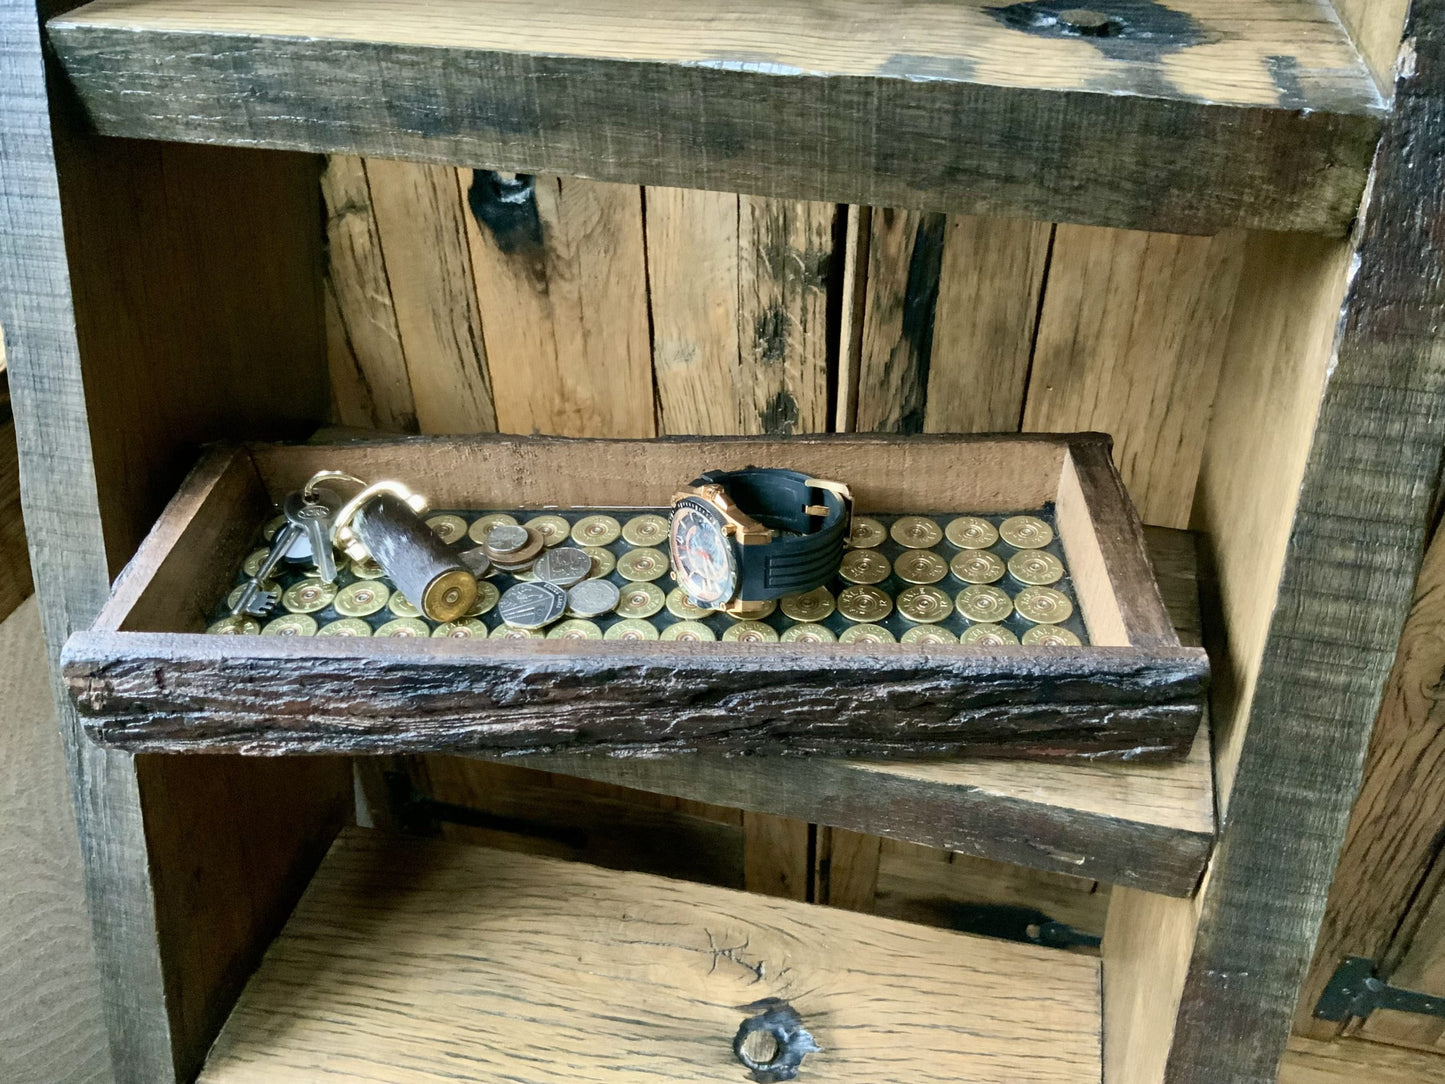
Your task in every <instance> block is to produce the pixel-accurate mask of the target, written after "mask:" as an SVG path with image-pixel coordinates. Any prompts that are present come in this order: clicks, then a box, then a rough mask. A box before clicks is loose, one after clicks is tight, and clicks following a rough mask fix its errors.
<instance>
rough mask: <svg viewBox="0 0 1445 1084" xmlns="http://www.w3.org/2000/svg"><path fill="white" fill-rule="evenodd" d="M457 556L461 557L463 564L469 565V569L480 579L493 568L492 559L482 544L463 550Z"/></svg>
mask: <svg viewBox="0 0 1445 1084" xmlns="http://www.w3.org/2000/svg"><path fill="white" fill-rule="evenodd" d="M457 556H458V557H460V558H461V562H462V564H464V565H466V566H467V571H468V572H470V573H471V574H472V575H473V576H475V577H476V578H477V579H479V580H480V579H481V578H482V577H483V576H485V575H486V574H487V573H488V572H490V571H491V570H492V559H491V558H490V557H488V556H487V552H486V550H484V549H482V547H481V546H473V547H472V548H471V549H469V550H463V551H462V552H461V553H459V554H458V555H457Z"/></svg>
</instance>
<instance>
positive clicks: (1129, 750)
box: [63, 434, 1208, 760]
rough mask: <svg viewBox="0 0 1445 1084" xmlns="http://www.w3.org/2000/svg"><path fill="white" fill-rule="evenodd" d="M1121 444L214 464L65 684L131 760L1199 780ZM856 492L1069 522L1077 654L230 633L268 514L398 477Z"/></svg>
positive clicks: (190, 484)
mask: <svg viewBox="0 0 1445 1084" xmlns="http://www.w3.org/2000/svg"><path fill="white" fill-rule="evenodd" d="M1109 450H1110V442H1109V438H1108V437H1106V436H1102V435H1099V434H1081V435H1069V436H1052V435H1028V436H1017V435H1009V436H928V437H911V438H907V439H905V440H900V439H898V438H890V437H868V436H838V437H808V438H792V439H787V440H779V439H767V438H740V439H706V440H676V441H672V440H668V441H593V440H561V439H548V438H508V437H467V438H415V439H408V440H399V441H385V442H377V441H367V442H358V443H351V444H340V445H304V446H291V445H248V446H245V447H239V448H228V449H221V450H216V451H213V452H211V453H210V454H208V455H207V456H206V458H205V459H203V460H202V462H201V464H200V465H199V466H198V467H197V468H196V470H195V471H194V472H193V473H192V475H191V476H190V478H188V479H187V481H186V482H185V484H184V485H183V486H182V488H181V490H180V492H179V493H178V494H177V496H176V497H175V499H174V500H173V501H172V502H171V504H170V506H169V507H168V508H167V509H166V511H165V513H164V514H163V515H162V516H161V519H160V520H159V522H158V523H157V524H156V526H155V528H154V529H153V530H152V532H151V534H150V536H149V537H148V538H147V539H146V541H145V542H144V544H143V545H142V546H141V549H140V550H139V552H138V553H137V554H136V557H135V559H134V560H133V561H132V562H131V564H130V565H129V566H128V567H127V568H126V570H125V571H124V572H123V573H122V575H121V577H120V579H119V580H118V581H117V583H116V586H115V590H114V593H113V594H112V597H111V599H110V601H109V603H108V604H107V605H106V607H105V608H104V610H103V611H102V613H101V614H100V616H99V617H98V618H97V620H96V622H95V625H94V626H93V627H92V628H91V629H90V630H89V631H86V632H82V633H78V634H76V635H75V636H73V637H72V638H71V640H70V642H69V643H68V644H67V645H66V649H65V653H64V659H63V661H64V673H65V677H66V680H67V681H68V682H69V684H70V687H71V690H72V693H73V695H74V697H75V700H76V703H77V704H78V706H79V709H80V711H81V713H82V716H83V717H84V720H85V725H86V728H87V730H88V732H89V733H90V734H91V735H92V737H94V738H95V739H96V740H97V741H99V742H102V743H104V744H107V745H113V746H117V747H122V748H126V749H130V750H133V751H166V752H177V751H231V752H243V753H254V754H281V753H308V752H310V753H318V752H343V753H375V752H394V751H411V752H419V751H439V750H452V751H481V750H488V751H498V750H501V751H514V752H519V753H520V752H527V751H542V750H548V751H559V750H565V749H574V750H575V749H596V750H605V751H611V752H616V753H628V754H632V755H637V754H644V755H646V754H660V753H668V752H682V751H690V750H698V749H721V750H726V751H733V752H739V753H744V752H747V753H754V752H769V753H770V752H800V753H830V754H850V755H864V756H878V755H958V754H964V753H967V754H994V755H1011V756H1032V757H1059V756H1087V757H1105V758H1114V759H1130V758H1132V759H1154V760H1158V759H1167V758H1172V757H1179V756H1183V755H1184V754H1185V753H1186V752H1187V751H1188V748H1189V745H1190V742H1191V741H1192V740H1193V738H1194V735H1195V732H1196V731H1197V729H1198V726H1199V723H1200V719H1201V717H1202V712H1203V707H1204V693H1205V686H1206V683H1207V676H1208V660H1207V658H1206V656H1205V653H1204V652H1203V651H1202V650H1201V649H1199V648H1192V647H1183V646H1181V645H1180V642H1179V638H1178V637H1177V635H1176V634H1175V632H1174V629H1173V627H1172V625H1171V623H1170V621H1169V618H1168V615H1167V613H1166V611H1165V609H1164V605H1163V603H1162V601H1161V599H1160V596H1159V592H1158V589H1157V588H1156V586H1155V583H1154V580H1153V577H1152V575H1151V572H1150V567H1149V562H1148V559H1147V557H1146V555H1145V551H1144V546H1143V538H1142V533H1141V528H1140V525H1139V521H1138V518H1137V516H1136V515H1135V512H1134V508H1133V505H1132V504H1131V503H1130V501H1129V497H1128V494H1127V493H1126V492H1125V490H1124V488H1123V485H1122V484H1121V482H1120V480H1119V477H1118V474H1117V473H1116V472H1115V470H1114V468H1113V465H1112V463H1111V460H1110V456H1109ZM747 464H759V465H776V466H783V465H786V466H789V467H793V468H796V469H799V470H803V471H808V472H811V473H813V474H816V475H818V476H821V477H832V478H839V479H842V480H845V481H847V482H848V483H849V484H850V485H851V486H852V488H853V492H854V495H855V498H856V501H857V506H858V509H859V511H861V512H868V511H870V510H871V511H878V512H891V511H910V512H932V513H945V512H983V513H989V512H1007V511H1015V510H1018V509H1022V508H1038V507H1042V506H1044V505H1047V504H1050V503H1052V504H1053V506H1054V512H1055V518H1056V524H1057V529H1058V533H1059V537H1060V540H1061V542H1062V545H1063V549H1064V552H1065V555H1066V560H1067V564H1068V566H1069V569H1070V572H1071V575H1072V577H1073V587H1074V591H1075V594H1076V596H1077V599H1078V602H1079V605H1080V608H1081V609H1082V611H1083V615H1084V620H1085V622H1086V624H1087V626H1088V629H1089V636H1090V644H1089V646H1086V647H1079V648H1040V647H998V648H979V647H971V646H970V647H963V646H952V645H928V646H925V645H921V644H920V645H914V644H883V645H879V644H871V645H870V644H854V645H843V644H824V645H820V644H742V643H703V644H689V643H681V642H676V643H658V642H653V643H622V642H589V641H557V640H527V641H498V640H486V641H481V640H449V639H429V640H416V639H410V640H387V639H359V640H352V639H346V638H283V637H229V636H208V635H204V634H203V633H202V632H201V630H202V629H203V628H204V627H205V623H206V618H207V616H208V615H209V614H210V613H211V612H212V610H213V607H214V604H215V600H216V599H217V598H218V597H219V596H220V595H222V594H223V593H224V591H225V590H226V588H227V587H228V586H229V585H230V583H231V577H232V576H233V575H234V572H235V569H236V567H237V565H238V563H239V562H240V560H241V558H242V557H243V556H244V554H245V553H246V552H247V550H248V548H249V547H250V545H251V544H252V541H253V539H254V536H255V530H256V527H257V525H258V524H259V523H260V522H262V521H263V520H264V519H265V518H267V517H268V516H269V515H270V514H271V511H272V506H273V504H274V502H275V501H276V500H277V499H278V498H280V497H282V496H284V494H285V493H287V492H289V491H291V490H294V489H295V488H297V487H298V486H300V485H301V484H302V482H304V481H305V479H306V478H307V477H309V476H310V475H311V474H312V473H313V472H314V471H316V470H318V469H322V468H335V469H340V470H345V471H348V472H350V473H352V474H355V475H358V476H360V477H363V478H381V477H386V478H395V479H398V480H401V481H403V482H405V483H407V484H408V485H411V486H413V487H414V488H416V489H417V490H418V491H420V492H422V493H424V494H426V495H427V496H428V498H429V499H430V500H431V502H432V504H433V506H435V507H438V508H444V507H455V508H469V507H470V508H483V507H492V508H496V507H511V508H539V509H540V508H544V507H548V506H557V505H562V506H597V507H627V506H649V505H652V506H656V505H665V504H666V503H668V500H669V498H670V496H671V494H672V493H673V491H674V490H675V489H676V487H677V486H678V485H679V484H680V483H685V482H687V481H688V480H689V479H691V478H693V477H695V476H696V475H697V474H699V473H701V472H702V471H703V470H705V469H708V468H714V467H719V468H733V467H740V466H744V465H747Z"/></svg>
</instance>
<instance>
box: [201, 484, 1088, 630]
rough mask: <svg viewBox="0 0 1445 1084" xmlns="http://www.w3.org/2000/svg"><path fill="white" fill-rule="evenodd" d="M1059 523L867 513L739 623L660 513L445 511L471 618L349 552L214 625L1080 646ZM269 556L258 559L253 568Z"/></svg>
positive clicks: (1045, 514)
mask: <svg viewBox="0 0 1445 1084" xmlns="http://www.w3.org/2000/svg"><path fill="white" fill-rule="evenodd" d="M1051 518H1052V509H1049V508H1046V509H1042V510H1038V511H1036V512H1033V513H1029V514H1024V515H1013V516H1007V517H1004V516H999V517H985V516H951V517H949V516H945V517H932V516H919V515H898V516H863V515H857V516H855V517H854V520H853V531H852V535H851V536H850V538H849V542H848V546H849V548H848V550H847V552H846V553H845V554H844V557H843V561H842V565H841V567H840V568H839V574H838V577H837V578H836V579H835V580H834V581H833V582H832V583H831V584H829V585H828V586H825V587H820V588H817V589H816V590H814V591H809V592H807V593H805V594H798V595H790V596H788V597H786V598H783V599H780V600H779V601H778V602H777V603H776V604H773V605H770V606H769V607H767V608H766V612H764V613H762V614H761V615H758V616H756V617H754V618H753V619H751V620H736V619H734V618H732V617H729V616H728V615H726V614H723V613H719V612H717V611H714V610H704V609H701V608H699V607H697V606H694V605H692V603H691V602H689V601H688V600H687V598H686V597H685V596H684V595H683V594H682V592H681V590H680V589H678V588H676V587H672V586H671V579H670V573H671V566H670V562H669V558H668V547H667V543H668V534H669V521H668V519H667V516H666V515H665V514H663V513H662V512H656V511H635V510H634V511H630V512H629V511H605V512H603V511H595V510H591V509H586V510H576V511H567V512H547V513H543V514H529V513H511V512H487V513H484V514H481V515H477V514H476V513H471V514H470V515H469V514H465V513H456V512H447V513H440V514H437V515H433V516H432V517H430V518H429V519H428V520H427V523H428V525H430V526H431V528H432V529H433V530H434V531H435V532H436V533H437V535H438V537H440V538H441V539H442V541H443V542H445V543H447V544H448V545H451V546H454V547H456V548H457V549H458V550H459V551H460V552H459V553H458V557H459V558H460V560H461V561H462V562H463V563H464V564H465V565H466V566H467V567H468V568H469V569H471V571H472V572H473V573H474V574H475V575H476V577H477V583H478V592H477V600H476V602H475V603H474V604H473V606H472V607H471V609H470V611H469V612H468V613H467V614H466V615H465V616H464V617H462V618H461V619H459V620H456V621H450V622H446V623H444V624H438V623H436V622H433V621H429V620H427V619H426V618H425V617H423V616H422V615H421V614H420V613H419V612H418V611H417V608H416V607H415V606H414V605H412V603H411V602H410V601H409V600H408V599H406V598H405V597H404V596H403V595H402V594H401V592H399V591H396V590H393V589H392V588H391V587H390V586H389V585H388V584H387V583H386V582H385V579H384V577H383V574H382V571H381V569H380V568H379V567H378V566H377V565H376V564H375V563H374V562H365V563H357V562H352V563H351V564H350V567H349V568H346V569H343V570H342V572H341V575H340V576H339V577H338V581H337V583H336V584H326V583H323V582H321V581H320V580H318V579H316V578H314V577H305V576H302V575H299V574H297V573H296V572H294V571H292V572H291V573H290V577H289V578H288V575H287V570H286V569H285V568H284V567H283V569H282V570H280V574H279V576H278V580H279V581H280V582H278V583H277V584H274V585H269V586H270V587H274V588H275V590H276V591H277V592H278V594H279V597H280V600H281V607H282V608H283V609H284V610H285V611H286V612H285V613H284V614H281V615H280V616H277V617H275V618H273V619H271V620H270V621H267V622H265V623H264V624H263V623H262V622H258V621H256V620H255V619H253V618H250V617H239V618H236V617H230V616H226V617H223V618H221V619H220V620H217V621H216V622H215V623H214V624H213V625H212V626H211V627H210V630H209V631H211V632H214V633H220V634H230V635H244V634H255V633H259V634H261V635H275V636H312V635H315V636H436V637H455V638H465V637H471V638H491V639H536V638H543V637H545V638H547V639H563V640H566V639H575V640H678V641H694V642H697V641H711V640H723V641H738V642H744V643H774V642H782V643H833V642H840V643H893V642H902V643H911V644H943V643H949V644H953V643H963V644H976V645H980V646H1001V645H1010V644H1019V643H1022V644H1026V645H1030V646H1055V647H1059V646H1062V647H1074V646H1079V645H1080V644H1082V643H1085V642H1086V638H1085V634H1084V626H1083V622H1082V620H1081V617H1080V615H1079V613H1078V608H1077V606H1076V605H1075V603H1074V599H1073V596H1072V590H1071V586H1070V584H1069V580H1068V573H1067V569H1066V568H1065V566H1064V561H1063V558H1062V555H1061V551H1060V549H1059V546H1058V543H1057V540H1056V538H1055V534H1054V530H1053V527H1052V526H1051V524H1050V519H1051ZM276 526H277V525H276V523H275V522H274V521H273V523H272V524H268V527H267V531H274V530H275V528H276ZM263 533H264V532H263ZM266 552H267V551H266V550H265V549H264V548H262V549H257V550H256V552H254V553H252V554H251V555H250V556H249V557H248V558H247V559H246V562H245V564H244V565H243V566H242V570H241V576H242V577H243V578H244V577H248V576H250V575H252V574H254V572H255V570H256V568H257V567H259V564H260V562H261V561H263V560H264V559H265V554H266ZM241 589H242V588H241V587H237V589H236V590H237V591H240V590H241ZM228 604H229V603H228Z"/></svg>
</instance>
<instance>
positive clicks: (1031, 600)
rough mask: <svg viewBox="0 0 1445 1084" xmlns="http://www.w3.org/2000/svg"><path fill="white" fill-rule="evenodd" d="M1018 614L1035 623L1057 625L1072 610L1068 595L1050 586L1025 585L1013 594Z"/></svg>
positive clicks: (1067, 617) (1067, 616)
mask: <svg viewBox="0 0 1445 1084" xmlns="http://www.w3.org/2000/svg"><path fill="white" fill-rule="evenodd" d="M1014 606H1015V607H1016V608H1017V609H1018V612H1019V614H1020V616H1022V617H1023V618H1024V619H1025V620H1028V621H1032V622H1033V623H1034V624H1036V625H1057V624H1058V623H1059V622H1060V621H1067V620H1068V619H1069V615H1070V614H1072V613H1073V612H1074V604H1073V603H1072V602H1070V601H1069V596H1068V595H1066V594H1064V593H1063V592H1062V591H1055V590H1054V589H1053V588H1052V587H1025V588H1024V589H1023V590H1022V591H1020V592H1019V593H1018V594H1017V595H1015V596H1014Z"/></svg>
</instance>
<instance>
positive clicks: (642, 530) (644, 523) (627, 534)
mask: <svg viewBox="0 0 1445 1084" xmlns="http://www.w3.org/2000/svg"><path fill="white" fill-rule="evenodd" d="M670 530H671V525H670V524H669V523H668V522H667V520H666V519H665V518H663V517H662V516H659V515H655V514H653V513H652V512H645V513H643V514H642V515H640V516H633V517H632V518H631V519H629V520H628V521H627V522H626V523H625V524H624V525H623V527H622V541H624V542H626V543H627V544H628V545H629V546H656V545H658V544H660V543H662V542H666V541H667V536H668V533H669V531H670Z"/></svg>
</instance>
